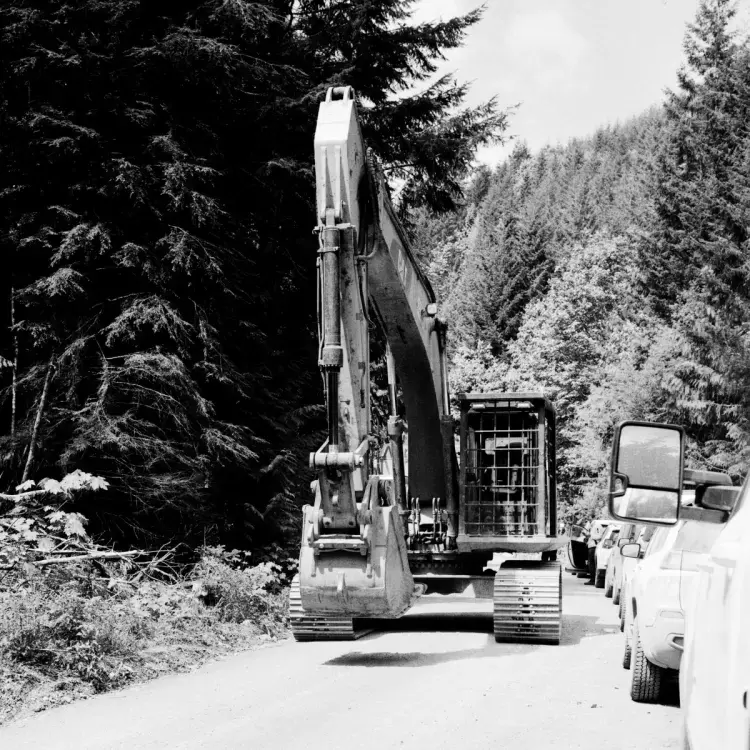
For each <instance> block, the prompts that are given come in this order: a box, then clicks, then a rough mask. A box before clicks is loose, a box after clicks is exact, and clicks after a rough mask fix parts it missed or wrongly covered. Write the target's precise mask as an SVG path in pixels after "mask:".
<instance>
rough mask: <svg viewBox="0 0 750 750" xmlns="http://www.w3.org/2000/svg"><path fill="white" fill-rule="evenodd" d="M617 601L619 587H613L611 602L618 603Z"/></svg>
mask: <svg viewBox="0 0 750 750" xmlns="http://www.w3.org/2000/svg"><path fill="white" fill-rule="evenodd" d="M619 603H620V589H615V588H614V587H613V591H612V604H619Z"/></svg>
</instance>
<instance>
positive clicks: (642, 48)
mask: <svg viewBox="0 0 750 750" xmlns="http://www.w3.org/2000/svg"><path fill="white" fill-rule="evenodd" d="M480 4H481V0H417V3H416V5H415V14H414V19H415V20H417V21H429V20H437V19H438V18H440V17H442V18H445V19H447V18H450V17H452V16H455V15H458V14H461V13H466V12H467V11H469V10H471V9H472V8H475V7H477V6H478V5H480ZM486 6H487V9H486V11H485V14H484V17H483V19H482V20H481V21H480V22H479V23H478V24H477V25H476V26H474V27H473V29H471V30H470V31H469V34H468V36H467V39H466V43H465V45H464V47H462V48H461V49H459V50H456V51H455V52H453V53H451V54H450V56H449V58H448V62H447V63H446V64H445V65H444V66H442V67H441V69H440V72H441V73H442V72H449V71H451V72H455V74H456V75H457V77H458V79H459V80H461V81H473V84H472V87H471V92H470V95H469V103H478V102H480V101H484V100H486V99H489V98H490V97H492V96H495V95H496V96H497V98H498V102H499V103H500V105H501V106H503V107H505V106H508V105H511V104H516V103H517V104H520V107H519V109H518V110H517V112H516V113H515V114H514V115H513V116H512V118H511V122H510V128H509V129H508V131H507V132H508V133H509V134H512V135H514V136H516V138H518V139H519V140H525V141H526V142H527V143H528V145H529V147H530V148H531V149H532V150H536V149H538V148H540V147H542V146H544V145H545V144H548V143H551V144H555V143H558V142H560V143H566V142H567V141H568V139H570V138H572V137H574V136H586V135H589V134H591V133H593V131H594V130H596V128H597V127H599V126H600V125H605V124H607V123H615V122H617V121H622V120H626V119H628V118H629V117H632V116H633V115H636V114H639V113H640V112H643V111H644V110H645V109H647V108H648V107H650V106H651V105H653V104H657V103H659V102H661V101H662V100H663V92H664V90H665V88H668V87H669V88H671V87H674V86H675V84H676V72H677V68H678V67H679V65H680V64H681V62H682V60H683V51H682V42H683V38H684V35H685V26H686V24H687V23H688V22H690V21H692V20H693V19H694V17H695V12H696V9H697V7H698V0H486ZM739 7H740V20H741V25H742V27H744V28H747V26H748V19H750V13H748V10H749V9H750V0H740V6H739ZM507 152H508V147H502V146H498V147H493V148H488V149H483V150H482V152H481V153H480V154H479V158H480V160H481V161H485V162H487V163H489V164H491V165H494V164H495V163H496V162H497V161H498V160H499V159H501V158H502V157H503V156H504V155H505V154H506V153H507Z"/></svg>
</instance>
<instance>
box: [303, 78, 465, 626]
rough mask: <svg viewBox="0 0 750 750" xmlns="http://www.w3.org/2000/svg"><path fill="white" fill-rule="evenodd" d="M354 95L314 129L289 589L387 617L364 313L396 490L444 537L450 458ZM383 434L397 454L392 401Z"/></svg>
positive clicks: (427, 306) (440, 397)
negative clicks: (437, 519) (299, 532)
mask: <svg viewBox="0 0 750 750" xmlns="http://www.w3.org/2000/svg"><path fill="white" fill-rule="evenodd" d="M356 106H357V105H356V102H355V100H354V94H353V91H352V89H351V88H348V87H347V88H342V89H329V91H328V94H327V96H326V99H325V101H323V102H321V104H320V111H319V114H318V123H317V129H316V133H315V173H316V192H317V220H318V224H317V227H316V231H317V233H318V236H319V249H318V272H319V282H318V288H319V295H318V296H319V317H320V321H319V335H320V356H319V365H320V367H321V370H322V372H323V376H324V380H325V384H326V401H327V412H328V439H327V440H326V442H325V443H324V444H323V446H321V448H320V449H319V450H318V451H317V452H316V453H314V454H313V455H312V456H311V458H310V465H311V468H313V469H314V470H315V471H316V472H317V480H316V482H315V504H314V506H312V507H310V506H307V507H306V508H305V511H304V524H303V540H302V551H301V556H300V574H299V587H300V599H301V604H302V607H303V608H304V609H305V610H306V611H308V612H314V613H320V614H329V615H330V614H340V615H347V616H359V617H363V616H378V617H395V616H398V615H400V614H402V613H403V611H405V609H407V608H408V607H409V606H410V605H411V603H412V601H413V600H414V598H415V595H416V593H415V592H416V589H415V586H414V582H413V579H412V576H411V573H410V571H409V563H408V559H407V551H406V543H405V537H406V534H405V532H404V526H403V516H404V515H405V513H406V511H405V505H406V497H405V492H406V490H405V482H404V480H403V473H404V472H403V460H402V459H401V457H400V456H398V455H397V456H395V458H394V464H395V467H396V471H395V472H394V473H396V474H399V470H400V475H399V476H398V477H397V481H393V480H392V479H390V478H389V479H387V480H386V479H384V478H382V477H379V476H378V475H371V474H369V466H370V464H371V462H370V461H369V455H368V454H369V451H370V440H371V428H370V362H369V356H370V355H369V345H370V342H369V323H370V321H371V319H372V317H374V316H376V317H377V319H378V321H379V322H380V323H381V325H382V326H383V329H384V331H385V335H386V338H387V341H388V347H389V356H392V359H393V363H394V368H395V370H396V371H397V372H398V374H399V377H400V385H401V391H402V398H403V401H404V405H405V408H406V413H407V415H408V420H409V447H410V462H409V465H410V467H411V473H410V476H409V492H410V495H411V496H413V497H417V496H418V497H423V498H425V499H427V498H430V499H433V498H441V499H442V503H443V507H445V508H446V510H447V515H448V518H447V533H448V536H449V537H452V538H453V539H455V537H456V534H457V513H456V508H455V507H454V505H455V502H456V501H457V466H456V461H455V451H454V448H453V429H452V420H451V418H450V415H449V402H448V390H447V380H446V378H447V373H446V367H445V355H444V351H443V341H442V333H441V328H440V324H439V322H438V320H437V317H436V312H437V306H436V304H435V295H434V293H433V291H432V288H431V287H430V284H429V282H428V281H427V278H426V277H425V276H424V274H423V273H422V271H421V270H420V268H419V266H418V264H417V263H416V261H415V259H414V257H413V255H412V253H411V250H410V248H409V244H408V242H407V240H406V237H405V235H404V232H403V229H402V228H401V225H400V223H399V221H398V218H397V217H396V214H395V211H394V209H393V206H392V205H391V201H390V198H389V196H388V190H387V187H386V185H385V181H384V179H383V177H382V174H381V172H380V169H379V168H378V166H377V164H376V161H375V158H374V157H373V156H372V155H369V154H368V153H367V151H366V148H365V144H364V140H363V138H362V133H361V131H360V127H359V121H358V118H357V109H356ZM441 424H443V425H444V426H443V427H442V429H441ZM389 431H390V432H391V433H392V437H393V441H392V442H393V443H394V445H395V447H396V452H397V453H398V452H399V451H400V442H399V440H400V432H401V431H402V425H401V424H400V420H399V419H398V418H397V416H396V414H395V410H394V413H393V414H392V419H391V420H390V422H389Z"/></svg>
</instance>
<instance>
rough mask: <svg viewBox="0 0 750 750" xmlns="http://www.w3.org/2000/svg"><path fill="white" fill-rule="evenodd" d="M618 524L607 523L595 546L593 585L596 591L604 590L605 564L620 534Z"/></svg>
mask: <svg viewBox="0 0 750 750" xmlns="http://www.w3.org/2000/svg"><path fill="white" fill-rule="evenodd" d="M620 526H621V524H619V523H609V524H608V525H607V529H606V531H605V532H604V534H603V535H602V538H601V539H600V540H599V543H598V544H597V545H596V553H595V555H596V576H595V578H594V585H595V586H596V588H598V589H603V588H604V578H605V576H606V574H607V562H608V560H609V556H610V554H611V553H612V549H613V547H614V546H615V545H616V544H617V538H618V536H619V534H620Z"/></svg>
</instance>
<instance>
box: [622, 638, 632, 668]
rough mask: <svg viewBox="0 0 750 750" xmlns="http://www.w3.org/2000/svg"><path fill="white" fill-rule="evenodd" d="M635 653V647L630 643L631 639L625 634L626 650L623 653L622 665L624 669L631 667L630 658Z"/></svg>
mask: <svg viewBox="0 0 750 750" xmlns="http://www.w3.org/2000/svg"><path fill="white" fill-rule="evenodd" d="M632 654H633V648H632V646H631V645H630V641H629V640H628V637H627V636H625V652H624V653H623V655H622V666H623V669H630V659H631V657H632Z"/></svg>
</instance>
